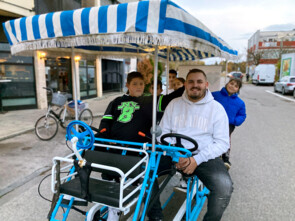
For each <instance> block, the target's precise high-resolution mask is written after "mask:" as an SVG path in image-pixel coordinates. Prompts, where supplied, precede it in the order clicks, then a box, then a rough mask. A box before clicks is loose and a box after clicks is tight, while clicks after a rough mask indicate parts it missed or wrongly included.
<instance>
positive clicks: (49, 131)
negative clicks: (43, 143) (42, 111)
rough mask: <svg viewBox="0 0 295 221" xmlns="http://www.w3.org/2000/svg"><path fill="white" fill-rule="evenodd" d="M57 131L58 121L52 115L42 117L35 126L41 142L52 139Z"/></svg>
mask: <svg viewBox="0 0 295 221" xmlns="http://www.w3.org/2000/svg"><path fill="white" fill-rule="evenodd" d="M57 131H58V123H57V120H56V119H55V118H54V117H53V116H51V115H48V116H47V117H46V115H44V116H42V117H40V118H39V119H38V120H37V122H36V124H35V133H36V135H37V137H38V138H39V139H40V140H50V139H52V138H53V137H54V136H55V135H56V133H57Z"/></svg>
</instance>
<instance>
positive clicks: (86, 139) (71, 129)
mask: <svg viewBox="0 0 295 221" xmlns="http://www.w3.org/2000/svg"><path fill="white" fill-rule="evenodd" d="M73 137H77V138H78V142H77V147H78V148H80V149H89V148H91V147H92V146H93V144H94V140H95V138H94V134H93V132H92V130H91V128H90V127H89V126H88V125H87V124H86V123H84V122H82V121H78V120H74V121H72V122H71V123H69V125H68V126H67V138H68V139H69V140H71V139H72V138H73Z"/></svg>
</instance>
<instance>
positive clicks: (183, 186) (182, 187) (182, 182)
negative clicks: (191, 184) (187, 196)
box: [174, 179, 187, 193]
mask: <svg viewBox="0 0 295 221" xmlns="http://www.w3.org/2000/svg"><path fill="white" fill-rule="evenodd" d="M174 189H175V190H177V191H179V192H182V193H186V190H187V181H186V180H184V179H181V180H180V183H179V185H178V186H175V187H174Z"/></svg>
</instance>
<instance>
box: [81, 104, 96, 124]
mask: <svg viewBox="0 0 295 221" xmlns="http://www.w3.org/2000/svg"><path fill="white" fill-rule="evenodd" d="M79 120H80V121H83V122H85V123H86V124H88V125H89V126H91V124H92V121H93V115H92V112H91V110H90V109H88V108H85V109H84V110H82V112H81V113H80V114H79Z"/></svg>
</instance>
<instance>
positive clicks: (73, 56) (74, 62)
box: [71, 47, 78, 120]
mask: <svg viewBox="0 0 295 221" xmlns="http://www.w3.org/2000/svg"><path fill="white" fill-rule="evenodd" d="M71 65H72V79H73V85H74V88H73V93H74V102H75V120H78V98H77V97H78V95H77V73H76V72H77V71H76V61H75V52H74V47H72V58H71Z"/></svg>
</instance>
